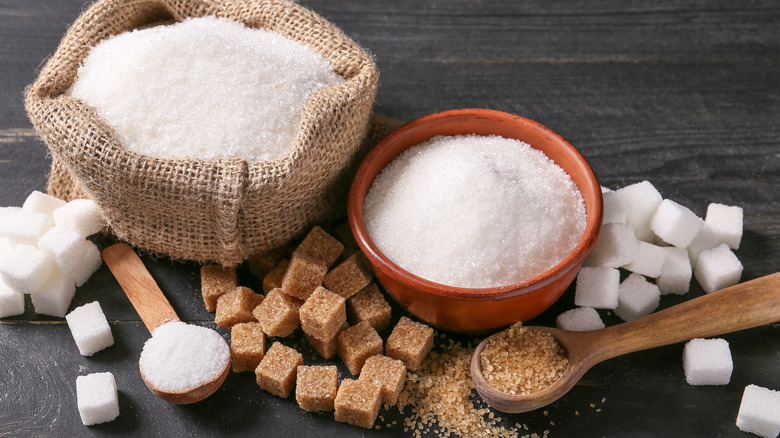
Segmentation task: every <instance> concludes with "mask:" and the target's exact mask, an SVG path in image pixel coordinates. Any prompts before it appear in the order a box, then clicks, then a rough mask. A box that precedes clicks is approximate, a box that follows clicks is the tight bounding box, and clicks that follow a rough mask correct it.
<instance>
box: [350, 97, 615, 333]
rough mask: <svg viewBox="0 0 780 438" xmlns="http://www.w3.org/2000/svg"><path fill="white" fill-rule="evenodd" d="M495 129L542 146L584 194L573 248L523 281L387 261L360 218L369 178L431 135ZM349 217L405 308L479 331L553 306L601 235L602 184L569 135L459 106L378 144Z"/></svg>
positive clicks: (437, 322) (449, 326)
mask: <svg viewBox="0 0 780 438" xmlns="http://www.w3.org/2000/svg"><path fill="white" fill-rule="evenodd" d="M459 134H480V135H500V136H502V137H506V138H513V139H518V140H522V141H524V142H526V143H528V144H529V145H531V146H532V147H533V148H535V149H538V150H540V151H542V152H544V153H545V154H546V155H547V156H548V157H549V158H550V159H552V160H553V161H555V163H556V164H558V166H560V167H561V168H562V169H563V170H564V171H566V173H568V174H569V176H570V177H571V178H572V180H573V181H574V183H575V184H576V185H577V187H578V188H579V190H580V192H581V193H582V197H583V199H584V200H585V210H586V213H587V223H586V226H585V232H584V234H583V236H582V239H580V241H579V242H578V243H577V246H576V247H575V248H574V250H573V251H572V252H571V253H569V255H567V256H566V258H564V259H563V260H562V261H561V262H560V263H558V264H557V265H556V266H554V267H553V268H551V269H550V270H548V271H546V272H544V273H542V274H540V275H537V276H535V277H533V278H530V279H528V280H526V281H523V282H521V283H515V284H509V285H506V286H501V287H493V288H483V289H469V288H462V287H453V286H446V285H442V284H438V283H434V282H431V281H428V280H426V279H424V278H421V277H418V276H416V275H414V274H411V273H409V272H407V271H405V270H404V269H402V268H400V267H399V266H398V265H396V264H395V263H393V262H392V261H390V260H389V259H388V258H387V257H386V256H385V255H384V254H383V253H382V252H381V251H380V250H379V249H378V248H377V246H376V245H375V244H374V242H373V241H372V240H371V236H369V235H368V232H367V231H366V227H365V224H364V218H363V205H364V200H365V198H366V194H367V193H368V191H369V189H370V188H371V184H372V183H373V182H374V178H376V176H377V175H378V174H379V173H380V172H381V171H382V169H383V168H384V167H385V166H386V165H387V164H388V163H390V162H391V161H392V160H393V158H395V157H396V156H397V155H398V154H400V153H401V152H403V151H404V150H405V149H407V148H409V147H411V146H414V145H417V144H419V143H421V142H423V141H426V140H428V139H430V138H431V137H434V136H436V135H459ZM348 214H349V223H350V226H351V228H352V232H353V234H354V235H355V239H356V240H357V242H358V245H360V248H361V249H362V250H363V253H365V255H366V257H367V258H368V260H369V262H370V264H371V267H372V269H373V271H374V274H375V275H376V278H377V280H378V281H379V283H381V284H382V286H384V288H385V289H386V290H387V292H388V293H389V294H390V296H391V297H392V298H393V299H394V300H395V301H397V302H398V304H399V305H401V306H402V307H403V308H405V309H406V310H408V311H409V312H410V313H411V314H413V315H415V316H417V317H418V318H420V319H422V320H424V321H426V322H428V323H430V324H432V325H434V326H436V327H438V328H441V329H444V330H448V331H452V332H460V333H479V332H484V331H488V330H492V329H496V328H499V327H504V326H507V325H509V324H512V323H515V322H517V321H526V320H529V319H531V318H533V317H535V316H537V315H539V314H540V313H542V312H543V311H544V310H546V309H547V308H548V307H550V306H551V305H552V304H553V303H554V302H555V301H556V300H557V299H558V298H559V297H560V296H561V295H562V294H563V293H564V291H566V288H568V287H569V285H570V284H571V282H572V281H573V280H574V277H575V276H576V275H577V272H578V271H579V269H580V266H581V265H582V262H583V260H584V259H585V256H587V255H588V253H589V252H590V250H591V249H592V248H593V245H594V244H595V242H596V238H597V237H598V234H599V230H600V227H601V219H602V216H603V205H602V197H601V186H600V185H599V182H598V180H597V179H596V176H595V175H594V174H593V170H592V169H591V168H590V165H589V164H588V162H587V161H585V158H584V157H583V156H582V155H581V154H580V153H579V151H577V149H575V148H574V146H572V145H571V144H569V142H567V141H566V140H564V139H563V138H562V137H561V136H560V135H558V134H556V133H554V132H553V131H551V130H550V129H549V128H547V127H545V126H542V125H540V124H539V123H536V122H534V121H531V120H528V119H525V118H523V117H519V116H516V115H513V114H508V113H504V112H500V111H493V110H486V109H458V110H451V111H444V112H440V113H435V114H431V115H428V116H425V117H422V118H420V119H417V120H414V121H412V122H410V123H408V124H406V125H404V126H402V127H401V128H399V129H398V130H397V131H395V132H394V133H392V134H390V135H389V136H387V137H386V138H385V139H384V140H382V141H381V142H380V143H378V144H377V145H376V146H375V147H374V149H372V150H371V152H370V153H369V154H368V155H367V156H366V158H365V159H364V160H363V162H362V164H361V165H360V168H359V169H358V171H357V174H356V175H355V179H354V180H353V182H352V187H351V189H350V193H349V204H348Z"/></svg>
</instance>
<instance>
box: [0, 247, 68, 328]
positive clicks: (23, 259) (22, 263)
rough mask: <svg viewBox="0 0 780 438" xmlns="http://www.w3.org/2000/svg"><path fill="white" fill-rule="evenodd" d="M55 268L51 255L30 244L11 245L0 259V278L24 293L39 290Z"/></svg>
mask: <svg viewBox="0 0 780 438" xmlns="http://www.w3.org/2000/svg"><path fill="white" fill-rule="evenodd" d="M55 269H56V268H55V265H54V262H53V261H52V259H51V257H49V255H48V254H46V253H45V252H44V251H41V250H40V249H38V248H36V247H34V246H32V245H16V246H12V247H11V248H10V250H9V251H8V252H7V253H5V255H4V256H3V257H2V259H1V260H0V278H2V280H3V281H5V283H6V284H8V286H10V287H11V288H12V289H14V290H15V291H17V292H22V293H26V294H29V293H32V292H35V291H38V290H40V289H41V287H42V286H43V284H44V283H45V282H46V281H47V280H48V279H49V277H50V276H51V275H52V273H53V272H54V270H55ZM63 316H64V315H63Z"/></svg>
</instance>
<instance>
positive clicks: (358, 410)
mask: <svg viewBox="0 0 780 438" xmlns="http://www.w3.org/2000/svg"><path fill="white" fill-rule="evenodd" d="M334 405H335V413H334V418H335V419H336V421H339V422H342V423H348V424H351V425H353V426H359V427H364V428H366V429H371V428H372V427H374V421H376V417H377V414H379V407H380V405H381V396H380V390H379V387H378V386H376V385H374V384H372V383H370V382H366V381H360V380H352V379H344V380H342V381H341V386H340V387H339V392H338V394H337V395H336V401H335V403H334Z"/></svg>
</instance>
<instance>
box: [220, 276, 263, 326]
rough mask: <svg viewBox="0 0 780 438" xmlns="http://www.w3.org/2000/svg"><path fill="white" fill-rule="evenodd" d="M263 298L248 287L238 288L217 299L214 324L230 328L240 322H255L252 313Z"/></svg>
mask: <svg viewBox="0 0 780 438" xmlns="http://www.w3.org/2000/svg"><path fill="white" fill-rule="evenodd" d="M263 298H264V297H263V296H262V295H259V294H256V293H255V292H254V291H253V290H252V289H250V288H248V287H244V286H238V287H237V288H235V289H233V290H232V291H230V292H228V293H226V294H223V295H222V296H221V297H219V298H218V299H217V309H216V313H215V314H214V322H215V323H217V325H219V326H221V327H225V328H231V327H233V326H234V325H236V324H238V323H240V322H252V321H255V317H254V315H252V311H253V310H255V307H257V306H259V305H260V303H262V302H263Z"/></svg>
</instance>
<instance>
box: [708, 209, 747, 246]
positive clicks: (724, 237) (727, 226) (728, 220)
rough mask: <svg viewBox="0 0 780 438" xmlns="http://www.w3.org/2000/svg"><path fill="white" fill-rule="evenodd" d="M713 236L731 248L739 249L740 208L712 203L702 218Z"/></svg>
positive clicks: (740, 231) (740, 232) (740, 235)
mask: <svg viewBox="0 0 780 438" xmlns="http://www.w3.org/2000/svg"><path fill="white" fill-rule="evenodd" d="M704 221H705V222H706V223H707V225H709V226H710V229H712V232H713V233H715V236H717V237H718V239H720V241H721V242H723V243H725V244H726V245H728V246H729V248H731V249H739V243H740V241H741V240H742V208H741V207H733V206H728V205H723V204H716V203H712V204H710V205H709V206H708V207H707V216H706V218H705V219H704Z"/></svg>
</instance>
